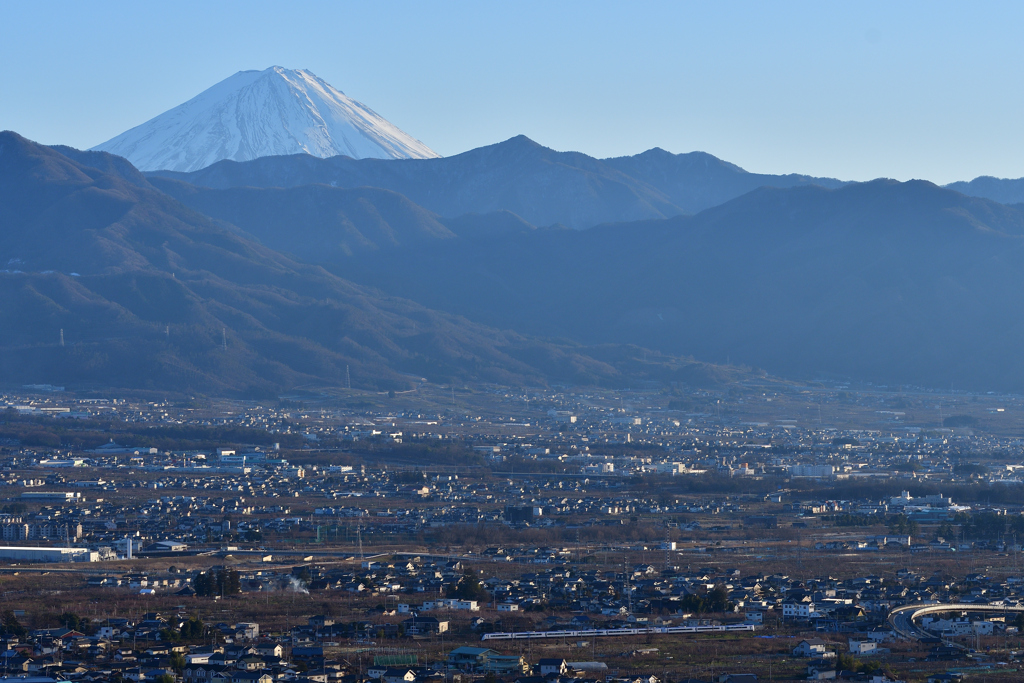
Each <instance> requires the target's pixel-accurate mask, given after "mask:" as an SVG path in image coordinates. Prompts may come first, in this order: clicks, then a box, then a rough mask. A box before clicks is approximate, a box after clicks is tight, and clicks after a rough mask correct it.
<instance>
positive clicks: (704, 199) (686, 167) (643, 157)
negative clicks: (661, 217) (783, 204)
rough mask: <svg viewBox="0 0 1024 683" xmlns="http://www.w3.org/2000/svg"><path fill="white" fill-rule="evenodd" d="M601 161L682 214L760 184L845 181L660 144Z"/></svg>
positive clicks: (830, 185)
mask: <svg viewBox="0 0 1024 683" xmlns="http://www.w3.org/2000/svg"><path fill="white" fill-rule="evenodd" d="M602 161H603V162H604V163H605V164H607V165H609V166H611V167H612V168H615V169H617V170H619V171H622V172H623V173H625V174H626V175H628V176H630V177H632V178H636V179H638V180H642V181H643V182H645V183H647V184H648V185H649V186H651V187H653V188H656V189H657V190H659V191H660V192H662V193H663V194H664V195H665V196H666V197H667V198H668V199H669V200H671V201H672V203H673V204H675V205H676V206H678V207H679V208H680V209H681V210H682V212H685V213H699V212H701V211H703V210H705V209H708V208H710V207H712V206H717V205H719V204H722V203H724V202H727V201H729V200H730V199H735V198H736V197H739V196H740V195H743V194H746V193H747V192H751V191H753V190H756V189H757V188H759V187H795V186H799V185H820V186H822V187H828V188H837V187H842V186H843V185H846V184H847V183H846V182H844V181H841V180H836V179H835V178H815V177H812V176H806V175H799V174H788V175H768V174H763V173H750V172H748V171H745V170H743V169H742V168H740V167H739V166H737V165H736V164H731V163H729V162H727V161H723V160H721V159H719V158H717V157H715V156H712V155H710V154H707V153H706V152H690V153H688V154H672V153H671V152H666V151H665V150H663V149H661V148H659V147H655V148H654V149H649V150H647V151H646V152H643V153H641V154H636V155H634V156H626V157H615V158H611V159H603V160H602Z"/></svg>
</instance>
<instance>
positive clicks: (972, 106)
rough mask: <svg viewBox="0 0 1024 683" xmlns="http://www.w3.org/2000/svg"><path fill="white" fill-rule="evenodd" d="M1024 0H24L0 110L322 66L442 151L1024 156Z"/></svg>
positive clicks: (865, 168)
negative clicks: (503, 144) (516, 142)
mask: <svg viewBox="0 0 1024 683" xmlns="http://www.w3.org/2000/svg"><path fill="white" fill-rule="evenodd" d="M1021 25H1024V3H1005V4H1001V3H989V4H984V3H981V4H979V3H963V2H960V3H952V2H949V3H944V2H926V3H925V2H921V3H918V2H897V3H893V2H884V3H883V2H880V3H873V2H864V1H858V2H846V3H844V2H813V3H802V2H703V3H688V2H664V3H658V2H649V3H644V2H615V3H607V2H598V1H594V0H591V1H589V2H536V3H534V2H514V3H513V2H496V1H494V2H492V1H487V0H480V1H477V2H467V3H457V2H323V3H317V2H294V1H292V2H256V1H249V2H183V1H180V0H176V1H175V2H165V3H156V2H124V3H121V2H113V1H105V2H98V3H80V2H76V3H71V2H67V3H64V2H43V1H33V2H17V1H16V0H7V1H6V2H4V3H3V20H2V21H0V58H2V63H3V65H4V69H3V70H2V72H0V129H11V130H15V131H17V132H19V133H21V134H23V135H25V136H26V137H29V138H31V139H34V140H38V141H40V142H45V143H49V144H56V143H62V144H69V145H73V146H76V147H82V148H85V147H89V146H92V145H95V144H98V143H100V142H102V141H104V140H106V139H108V138H110V137H113V136H114V135H116V134H118V133H120V132H122V131H124V130H126V129H128V128H130V127H132V126H134V125H137V124H139V123H142V122H143V121H145V120H147V119H149V118H152V117H153V116H156V115H157V114H159V113H161V112H163V111H166V110H167V109H170V108H171V107H173V106H175V105H178V104H180V103H181V102H184V101H185V100H187V99H189V98H190V97H192V96H194V95H196V94H197V93H199V92H200V91H202V90H203V89H205V88H207V87H209V86H210V85H212V84H214V83H216V82H217V81H220V80H222V79H223V78H226V77H227V76H230V75H231V74H233V73H234V72H236V71H240V70H243V69H263V68H266V67H269V66H272V65H280V66H285V67H290V68H306V69H309V70H311V71H312V72H313V73H315V74H317V75H318V76H320V77H322V78H324V79H325V80H327V81H328V82H329V83H331V84H332V85H334V86H335V87H337V88H338V89H340V90H342V91H344V92H345V93H346V94H348V95H349V96H351V97H354V98H355V99H357V100H360V101H362V102H364V103H365V104H367V105H369V106H370V107H372V108H373V109H375V110H376V111H377V112H378V113H380V114H381V115H383V116H384V117H385V118H387V119H389V120H391V121H392V122H394V123H395V124H396V125H398V126H399V127H401V128H402V129H404V130H405V131H406V132H408V133H409V134H411V135H413V136H414V137H417V138H419V139H420V140H422V141H423V142H425V143H426V144H428V145H430V146H431V147H433V148H434V149H435V150H436V151H438V152H439V153H441V154H443V155H446V156H447V155H451V154H457V153H459V152H462V151H465V150H467V149H472V148H474V147H478V146H481V145H486V144H490V143H494V142H498V141H500V140H504V139H507V138H509V137H512V136H513V135H517V134H520V133H522V134H525V135H528V136H529V137H531V138H533V139H534V140H536V141H538V142H540V143H542V144H544V145H547V146H549V147H553V148H555V149H559V150H578V151H581V152H585V153H587V154H591V155H594V156H598V157H605V156H618V155H625V154H635V153H637V152H641V151H643V150H645V149H648V148H651V147H662V148H664V149H667V150H669V151H672V152H689V151H693V150H702V151H706V152H710V153H711V154H714V155H716V156H719V157H721V158H723V159H726V160H729V161H732V162H734V163H737V164H739V165H740V166H743V167H744V168H747V169H748V170H752V171H760V172H767V173H788V172H798V173H810V174H814V175H827V176H836V177H840V178H844V179H852V180H864V179H869V178H875V177H882V176H884V177H891V178H898V179H901V180H904V179H908V178H926V179H929V180H933V181H936V182H943V183H945V182H950V181H953V180H960V179H969V178H973V177H975V176H978V175H995V176H1000V177H1021V176H1024V136H1022V135H1021V132H1020V127H1021V112H1022V111H1024V107H1022V105H1024V88H1022V87H1021V85H1022V82H1024V78H1022V77H1024V59H1022V58H1021V47H1020V45H1021V43H1020V39H1019V37H1018V35H1017V34H1018V33H1019V29H1020V26H1021Z"/></svg>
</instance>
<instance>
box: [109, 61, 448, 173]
mask: <svg viewBox="0 0 1024 683" xmlns="http://www.w3.org/2000/svg"><path fill="white" fill-rule="evenodd" d="M93 150H97V151H103V152H110V153H112V154H116V155H118V156H122V157H125V158H126V159H128V160H129V161H130V162H132V164H134V165H135V167H136V168H138V169H139V170H142V171H155V170H171V171H180V172H189V171H196V170H199V169H201V168H205V167H207V166H209V165H210V164H212V163H214V162H217V161H221V160H223V159H231V160H233V161H250V160H252V159H257V158H259V157H266V156H279V155H287V154H303V153H304V154H310V155H313V156H316V157H321V158H327V157H332V156H337V155H339V154H342V155H345V156H349V157H352V158H353V159H366V158H373V159H430V158H436V157H438V156H439V155H438V154H437V153H435V152H434V151H433V150H431V149H430V148H429V147H427V146H426V145H424V144H423V143H422V142H420V141H419V140H416V139H415V138H413V137H411V136H409V135H407V134H406V133H404V132H403V131H401V130H400V129H399V128H398V127H397V126H395V125H393V124H391V123H389V122H388V121H387V120H386V119H384V118H383V117H381V116H380V115H379V114H377V113H376V112H374V111H373V110H372V109H370V108H369V107H367V106H366V105H364V104H362V103H360V102H357V101H355V100H353V99H352V98H350V97H347V96H346V95H345V94H344V93H342V92H341V91H340V90H336V89H335V88H333V87H332V86H331V85H330V84H328V83H327V82H326V81H324V80H323V79H321V78H318V77H317V76H315V75H313V74H312V73H310V72H309V71H306V70H303V69H298V70H293V69H284V68H282V67H279V66H274V67H271V68H269V69H266V70H264V71H239V72H238V73H236V74H235V75H234V76H231V77H229V78H226V79H224V80H223V81H221V82H220V83H218V84H216V85H214V86H213V87H211V88H209V89H207V90H204V91H203V92H201V93H200V94H199V95H197V96H195V97H193V98H192V99H191V100H189V101H188V102H185V103H184V104H182V105H179V106H177V107H175V108H174V109H171V110H169V111H166V112H164V113H163V114H160V115H159V116H157V117H155V118H153V119H150V120H149V121H147V122H145V123H143V124H141V125H139V126H136V127H135V128H132V129H131V130H128V131H126V132H124V133H122V134H120V135H118V136H117V137H115V138H111V139H110V140H107V141H106V142H104V143H102V144H100V145H97V146H96V147H93Z"/></svg>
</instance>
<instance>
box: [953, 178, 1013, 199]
mask: <svg viewBox="0 0 1024 683" xmlns="http://www.w3.org/2000/svg"><path fill="white" fill-rule="evenodd" d="M945 187H946V188H948V189H950V190H956V191H957V192H960V193H962V194H966V195H970V196H972V197H981V198H983V199H991V200H992V201H996V202H999V203H1001V204H1024V178H993V177H992V176H978V177H977V178H975V179H974V180H971V181H969V182H965V181H962V180H961V181H958V182H955V183H950V184H949V185H946V186H945Z"/></svg>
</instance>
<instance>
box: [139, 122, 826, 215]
mask: <svg viewBox="0 0 1024 683" xmlns="http://www.w3.org/2000/svg"><path fill="white" fill-rule="evenodd" d="M712 160H713V162H712ZM150 175H151V176H161V177H167V178H173V179H177V180H183V181H185V182H188V183H190V184H193V185H197V186H202V187H210V188H215V189H226V188H230V187H245V186H251V187H294V186H299V185H310V184H325V185H332V186H335V187H342V188H355V187H362V186H370V187H380V188H385V189H389V190H393V191H395V192H399V193H401V194H403V195H405V196H406V197H408V198H409V199H410V200H412V201H413V202H416V203H417V204H419V205H420V206H422V207H424V208H426V209H428V210H430V211H433V212H434V213H437V214H438V215H440V216H441V217H442V218H445V219H450V218H456V217H458V216H462V215H465V214H472V213H476V214H487V213H494V212H499V211H508V212H511V213H514V214H516V215H517V216H520V217H522V218H523V219H524V220H525V221H527V222H529V223H531V224H533V225H538V226H546V225H553V224H562V225H566V226H569V227H573V228H589V227H593V226H594V225H599V224H601V223H608V222H628V221H635V220H645V219H651V218H666V217H671V216H677V215H681V214H685V213H690V212H697V211H701V210H704V209H707V208H709V207H711V206H714V205H716V204H719V203H721V202H722V201H726V200H728V199H732V198H735V197H737V196H739V195H741V194H744V193H746V192H749V191H750V190H752V189H754V188H756V187H759V186H761V185H773V184H775V185H780V186H783V187H790V186H793V185H798V184H808V183H815V182H820V183H824V184H827V185H829V186H837V185H841V184H842V183H841V181H837V180H833V179H828V178H824V179H816V178H810V177H808V176H768V175H758V174H751V173H747V172H746V171H743V170H742V169H740V168H739V167H737V166H734V165H732V164H728V163H727V162H723V161H721V160H718V159H715V157H712V156H711V155H708V154H703V153H700V152H694V153H692V154H681V155H671V154H669V153H667V152H663V151H660V150H651V151H648V152H645V153H643V154H640V155H637V156H635V157H622V158H618V159H605V160H600V159H595V158H593V157H590V156H587V155H586V154H582V153H579V152H556V151H554V150H551V149H548V148H547V147H544V146H542V145H539V144H537V143H536V142H534V141H532V140H530V139H529V138H527V137H525V136H522V135H520V136H517V137H514V138H511V139H509V140H506V141H505V142H501V143H498V144H495V145H489V146H486V147H480V148H478V149H474V150H471V151H469V152H464V153H463V154H458V155H455V156H451V157H445V158H442V159H424V160H400V161H383V160H375V159H363V160H354V159H349V158H346V157H333V158H330V159H315V158H311V157H309V156H308V155H292V156H288V157H267V158H262V159H256V160H254V161H251V162H245V163H233V162H228V161H225V162H220V163H216V164H213V165H211V166H209V167H208V168H204V169H202V170H199V171H196V172H194V173H187V174H177V173H171V172H166V171H158V172H155V173H152V174H150Z"/></svg>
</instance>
